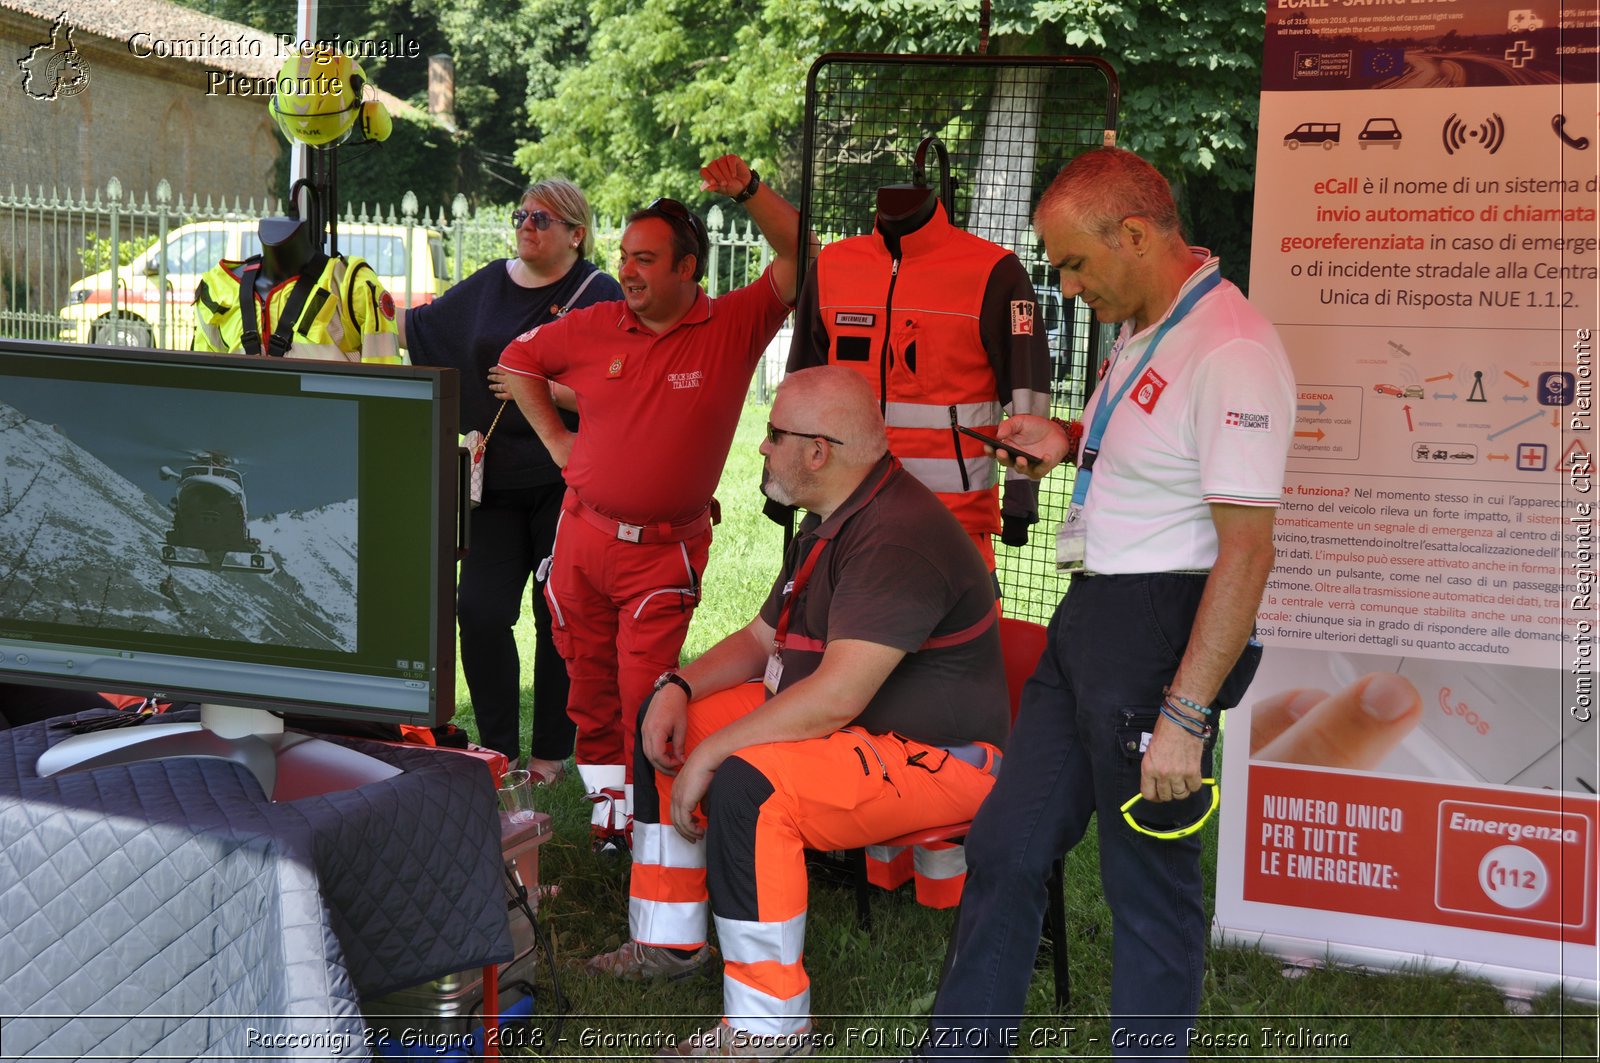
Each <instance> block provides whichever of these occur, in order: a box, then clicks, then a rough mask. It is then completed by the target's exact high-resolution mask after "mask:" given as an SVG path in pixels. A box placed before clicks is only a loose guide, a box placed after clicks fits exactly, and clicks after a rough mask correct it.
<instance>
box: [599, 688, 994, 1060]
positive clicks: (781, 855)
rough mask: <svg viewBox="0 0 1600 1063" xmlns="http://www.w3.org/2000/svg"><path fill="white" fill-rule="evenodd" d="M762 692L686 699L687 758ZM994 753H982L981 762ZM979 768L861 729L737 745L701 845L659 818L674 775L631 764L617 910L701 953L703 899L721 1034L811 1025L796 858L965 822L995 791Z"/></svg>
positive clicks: (802, 891) (709, 809) (715, 789)
mask: <svg viewBox="0 0 1600 1063" xmlns="http://www.w3.org/2000/svg"><path fill="white" fill-rule="evenodd" d="M765 697H766V691H765V690H764V688H763V687H762V686H761V685H760V684H759V683H747V684H744V685H742V686H738V687H734V688H732V689H730V690H725V691H721V692H719V693H717V694H712V695H710V696H708V697H704V698H700V699H698V700H696V701H694V702H692V703H691V704H690V705H689V717H688V728H687V730H688V734H687V737H686V741H685V752H686V753H687V752H689V751H692V750H693V749H694V748H695V746H696V745H697V744H699V742H700V741H702V740H703V739H704V738H705V736H706V735H708V734H710V733H711V732H712V731H714V730H716V729H717V728H719V727H721V726H723V725H725V724H726V723H728V722H729V721H731V720H734V719H737V718H738V717H740V716H743V715H744V714H745V713H748V712H750V711H751V710H752V709H754V708H755V707H756V706H757V705H760V704H761V703H762V701H764V700H765ZM996 756H998V754H997V753H996V752H995V751H994V750H992V749H991V750H989V757H990V760H991V762H992V760H993V758H994V757H996ZM989 766H990V765H985V766H983V767H975V766H973V765H971V764H967V763H965V762H964V761H961V760H958V759H957V758H955V757H953V756H950V754H949V753H947V752H946V751H945V750H943V749H940V748H938V747H936V746H928V745H924V744H922V743H920V742H914V741H912V740H910V739H907V738H903V737H901V736H900V735H896V734H882V735H874V734H867V733H866V732H864V731H861V730H860V729H859V728H846V729H845V730H841V731H835V732H834V733H833V734H831V735H828V736H826V737H824V738H813V739H809V740H806V741H803V742H774V743H770V744H766V745H759V746H748V747H746V748H745V749H742V750H740V751H739V752H738V753H737V754H735V755H734V756H731V757H729V758H728V759H727V760H725V761H723V763H722V764H721V766H719V767H718V768H717V772H716V775H715V776H714V777H713V779H712V782H711V787H710V789H709V790H708V792H707V794H706V797H705V800H704V801H703V802H702V804H701V807H702V809H703V810H704V813H705V816H706V820H707V827H706V835H705V838H704V839H703V840H702V841H700V842H694V843H691V842H687V841H685V840H684V839H683V838H682V837H681V836H680V835H679V834H678V833H677V831H675V830H673V828H672V826H671V824H670V823H664V822H662V815H663V813H670V808H671V799H672V780H671V779H669V778H665V777H659V778H657V777H655V773H654V771H653V770H652V769H651V768H650V766H649V763H648V762H647V761H646V760H645V759H644V757H643V756H640V757H639V758H638V759H637V760H636V762H635V765H634V775H635V778H636V779H637V780H638V790H637V791H636V795H637V798H638V799H637V802H636V804H635V808H634V841H633V880H632V884H631V886H630V898H629V905H628V908H629V923H630V929H631V931H632V935H633V939H634V940H635V941H638V942H640V943H642V944H647V945H665V946H669V947H672V948H697V947H699V946H700V945H701V944H703V943H704V942H705V940H706V911H707V901H708V898H709V904H710V911H711V913H712V915H714V916H715V918H716V923H717V939H718V942H719V943H720V945H721V946H722V955H723V959H724V960H725V961H726V965H725V967H724V970H723V983H722V985H723V1007H724V1010H725V1012H726V1015H725V1018H726V1021H727V1023H728V1025H730V1026H732V1027H733V1028H735V1029H738V1030H744V1031H747V1032H749V1033H753V1034H762V1035H775V1036H782V1035H787V1034H794V1033H798V1032H800V1031H801V1030H803V1029H804V1028H805V1026H806V1024H807V1023H808V1022H809V1021H810V1016H811V988H810V987H811V983H810V981H809V980H808V979H807V977H806V972H805V968H804V966H802V960H803V958H804V943H805V924H806V894H807V883H806V869H805V850H806V849H821V850H832V849H855V848H859V847H861V846H864V845H868V844H871V843H873V842H876V841H881V840H883V839H884V838H893V837H897V836H898V835H901V834H905V833H907V832H909V831H913V830H922V829H926V828H928V827H937V826H941V825H943V824H946V823H959V822H961V821H963V820H967V819H971V818H972V816H973V815H974V813H976V812H977V810H978V805H979V804H980V803H981V802H982V801H983V799H984V797H985V796H987V795H988V793H989V789H990V787H991V786H992V785H993V784H994V776H993V775H992V774H990V771H989ZM647 779H648V780H649V781H653V782H654V783H655V786H654V788H651V787H649V786H647V785H646V782H647ZM757 854H760V859H759V861H758V860H757ZM708 868H709V872H708V870H707V869H708Z"/></svg>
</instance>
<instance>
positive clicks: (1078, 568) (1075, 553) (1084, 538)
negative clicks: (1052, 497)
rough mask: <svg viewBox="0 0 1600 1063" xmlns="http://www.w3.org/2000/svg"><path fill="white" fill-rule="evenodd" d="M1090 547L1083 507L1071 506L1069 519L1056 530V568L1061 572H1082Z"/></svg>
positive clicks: (1068, 512)
mask: <svg viewBox="0 0 1600 1063" xmlns="http://www.w3.org/2000/svg"><path fill="white" fill-rule="evenodd" d="M1088 546H1089V525H1088V521H1087V520H1086V519H1085V518H1084V515H1083V507H1082V506H1069V507H1068V508H1067V519H1066V520H1064V521H1062V522H1061V527H1059V528H1057V529H1056V568H1057V570H1059V571H1061V572H1082V571H1083V560H1084V557H1085V555H1086V553H1087V550H1088Z"/></svg>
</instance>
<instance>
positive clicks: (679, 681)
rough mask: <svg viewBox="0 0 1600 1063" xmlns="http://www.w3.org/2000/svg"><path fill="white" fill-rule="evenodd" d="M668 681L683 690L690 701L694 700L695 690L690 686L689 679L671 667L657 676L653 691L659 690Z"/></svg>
mask: <svg viewBox="0 0 1600 1063" xmlns="http://www.w3.org/2000/svg"><path fill="white" fill-rule="evenodd" d="M668 683H671V684H672V685H673V686H675V687H677V688H679V689H680V690H682V691H683V696H684V697H686V698H688V699H689V700H690V701H693V700H694V690H693V689H692V688H690V686H689V681H688V680H687V679H685V678H683V676H681V675H679V674H678V673H677V672H674V671H673V670H672V669H670V668H669V669H667V670H666V671H665V672H662V673H661V674H660V675H658V676H656V685H655V686H654V687H652V688H651V689H652V690H653V691H659V690H660V689H661V688H662V687H664V686H666V685H667V684H668Z"/></svg>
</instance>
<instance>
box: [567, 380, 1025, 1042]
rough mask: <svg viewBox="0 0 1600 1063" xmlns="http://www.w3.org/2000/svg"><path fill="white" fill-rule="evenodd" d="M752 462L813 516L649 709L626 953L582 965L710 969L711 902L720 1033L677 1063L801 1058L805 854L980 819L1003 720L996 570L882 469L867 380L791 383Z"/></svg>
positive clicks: (882, 450) (806, 998)
mask: <svg viewBox="0 0 1600 1063" xmlns="http://www.w3.org/2000/svg"><path fill="white" fill-rule="evenodd" d="M761 453H762V454H763V455H764V456H765V458H766V470H767V474H768V475H767V477H766V481H767V486H766V488H765V490H766V491H767V493H768V494H769V495H770V496H771V497H773V498H774V499H776V500H778V501H780V502H784V503H786V504H791V505H797V506H800V507H802V508H804V509H806V510H807V511H808V515H807V516H806V518H805V519H804V520H803V521H802V522H801V524H800V529H799V535H798V537H797V538H796V539H795V541H794V543H793V544H792V545H791V547H790V550H789V553H788V555H787V557H786V558H785V561H784V566H783V571H782V573H781V574H780V575H779V577H778V579H777V580H776V582H774V583H773V586H772V591H771V593H770V594H769V595H768V597H767V600H766V603H765V604H764V605H763V606H762V608H761V611H760V614H759V615H758V616H757V617H756V618H755V619H753V620H751V621H750V623H749V624H747V625H745V626H744V627H743V628H741V629H740V630H738V631H736V632H734V633H733V634H731V635H729V636H728V637H727V638H725V639H723V640H722V641H721V642H719V643H717V644H716V645H715V646H713V647H712V648H711V649H710V650H708V651H706V653H705V654H704V655H703V656H701V657H700V658H699V659H697V660H696V661H694V662H693V663H692V664H690V665H688V666H687V667H685V668H684V669H683V670H682V671H680V672H677V673H674V674H672V675H671V676H670V677H663V680H662V681H661V682H660V683H658V684H657V688H656V691H655V694H654V695H653V697H652V698H651V700H650V702H649V703H648V705H647V706H646V707H645V709H644V710H643V711H642V712H641V715H640V721H641V722H640V728H639V741H638V743H637V749H638V754H637V756H636V757H635V761H634V773H635V778H636V779H637V780H638V782H639V785H638V789H637V790H636V795H637V808H636V810H635V820H634V849H633V879H632V884H631V896H630V901H629V923H630V930H631V931H632V940H630V941H629V942H628V943H627V944H626V945H624V946H623V947H622V948H620V949H617V950H616V951H614V952H610V953H606V954H605V955H603V956H598V957H596V958H595V959H593V960H591V961H590V965H589V966H590V969H591V970H592V971H595V972H597V973H604V974H611V975H616V976H618V977H623V978H649V977H669V978H670V977H682V976H684V975H687V974H691V973H694V972H695V971H698V970H701V969H702V968H704V967H705V965H706V964H707V963H709V962H710V961H711V960H712V958H713V953H712V951H711V949H710V947H709V946H708V945H707V944H706V914H707V900H708V899H709V908H710V911H711V913H712V914H713V915H715V917H716V923H717V937H718V940H719V942H720V943H721V945H722V949H723V952H724V954H725V958H726V961H727V963H726V969H725V972H724V977H723V996H724V1011H725V1014H726V1016H727V1017H726V1018H724V1019H723V1020H722V1022H720V1023H718V1024H717V1025H716V1026H715V1027H713V1028H711V1029H710V1030H707V1031H705V1032H703V1033H700V1034H696V1035H694V1036H692V1037H689V1038H686V1039H685V1040H684V1041H683V1042H681V1043H680V1044H679V1045H677V1046H675V1048H674V1049H672V1050H669V1051H667V1052H664V1053H662V1054H663V1056H667V1057H671V1058H684V1057H687V1058H730V1057H731V1058H750V1059H781V1058H789V1057H794V1056H802V1055H810V1054H811V1050H812V1042H811V1038H810V1032H811V1004H810V988H809V982H808V981H807V978H806V973H805V969H804V968H803V967H802V966H801V955H802V951H803V950H802V943H803V939H804V931H805V917H806V872H805V860H804V850H805V849H808V848H810V849H824V850H832V849H853V848H859V847H861V846H864V845H868V844H871V843H874V842H879V841H883V840H885V839H887V838H891V837H894V836H896V835H899V834H904V833H906V832H908V831H913V830H919V829H924V828H928V827H936V826H939V825H941V824H945V823H958V822H961V821H963V820H965V819H968V818H970V817H971V816H972V815H973V814H974V813H975V812H976V811H977V808H978V805H979V804H980V803H981V802H982V800H983V798H984V796H985V795H987V794H988V792H989V789H990V787H991V786H992V785H993V783H994V777H995V772H996V771H997V769H998V765H999V760H1000V749H999V746H1000V744H1001V743H1002V742H1003V741H1004V739H1005V735H1006V729H1007V725H1008V719H1009V713H1008V710H1007V698H1006V686H1005V672H1004V664H1003V661H1002V658H1001V652H1000V637H999V629H998V627H997V624H996V613H995V608H994V591H993V584H992V583H991V581H990V579H989V574H988V569H987V568H986V566H985V565H984V562H983V559H982V558H981V557H980V556H979V554H978V551H977V548H976V547H975V546H974V545H973V543H972V539H971V538H970V537H969V536H968V535H967V533H966V532H965V531H964V530H963V529H962V527H961V525H960V524H959V523H958V522H957V521H956V519H955V518H954V517H953V516H951V514H950V511H949V510H948V509H946V508H945V507H944V506H943V505H942V504H941V503H940V502H939V500H938V498H936V497H935V496H934V494H933V493H932V492H931V491H929V490H928V489H927V488H926V487H924V486H923V485H922V484H921V483H919V482H918V481H917V480H916V478H915V477H913V476H911V475H910V474H909V473H907V472H906V471H905V470H904V469H903V468H901V466H900V463H899V462H898V461H897V460H895V458H893V457H892V456H891V455H890V454H889V453H888V445H887V442H886V439H885V433H884V424H883V418H882V416H881V414H880V413H879V409H878V402H877V398H876V397H875V396H874V394H873V392H872V389H871V387H870V386H869V385H868V384H867V383H866V381H865V380H863V379H862V378H861V376H860V375H859V374H857V373H855V372H853V371H852V370H850V369H847V368H842V367H839V366H823V367H818V368H814V369H806V370H802V371H799V372H796V373H792V374H790V375H789V376H788V377H787V378H786V379H785V380H784V382H783V384H782V385H781V386H780V387H779V389H778V393H777V396H776V398H775V399H774V401H773V405H772V416H771V420H770V421H769V422H768V424H767V437H766V439H765V441H764V442H763V443H762V444H761ZM663 813H665V814H663Z"/></svg>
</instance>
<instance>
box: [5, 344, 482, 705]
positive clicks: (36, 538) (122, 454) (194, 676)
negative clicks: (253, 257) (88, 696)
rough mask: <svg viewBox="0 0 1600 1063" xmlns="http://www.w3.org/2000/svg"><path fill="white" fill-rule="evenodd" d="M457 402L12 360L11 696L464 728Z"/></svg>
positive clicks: (443, 392) (333, 386)
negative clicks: (97, 698)
mask: <svg viewBox="0 0 1600 1063" xmlns="http://www.w3.org/2000/svg"><path fill="white" fill-rule="evenodd" d="M455 388H456V381H455V375H454V373H453V372H449V371H441V370H434V369H423V368H414V367H410V366H371V365H356V364H349V363H333V362H313V361H302V360H297V359H269V358H248V359H247V358H239V357H216V356H210V355H192V354H178V353H167V352H157V351H143V350H140V351H119V350H111V349H106V348H96V347H84V346H77V345H65V344H54V343H30V342H24V341H17V340H0V680H6V681H10V682H16V683H32V684H41V685H48V686H70V687H75V688H78V689H85V690H94V691H107V692H113V693H126V694H140V695H142V694H151V693H155V694H159V695H160V696H162V697H163V698H166V699H169V700H175V701H178V700H181V701H198V702H209V703H217V704H226V705H235V706H241V707H246V708H255V709H271V710H277V711H281V712H287V713H295V714H304V715H313V716H332V717H340V718H350V719H357V720H369V721H379V722H387V723H404V724H421V725H433V724H437V723H441V722H443V721H444V720H447V719H449V717H450V715H451V714H452V712H453V704H454V696H455V658H454V634H453V631H452V626H453V625H452V621H451V618H452V617H453V615H454V602H453V594H454V587H455V567H454V562H455V548H456V544H457V532H458V528H457V518H456V514H457V494H456V492H457V485H458V471H457V458H456V454H457V442H456V428H457V422H456V419H457V400H456V391H455Z"/></svg>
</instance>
